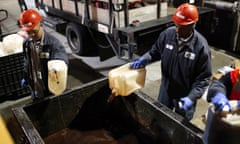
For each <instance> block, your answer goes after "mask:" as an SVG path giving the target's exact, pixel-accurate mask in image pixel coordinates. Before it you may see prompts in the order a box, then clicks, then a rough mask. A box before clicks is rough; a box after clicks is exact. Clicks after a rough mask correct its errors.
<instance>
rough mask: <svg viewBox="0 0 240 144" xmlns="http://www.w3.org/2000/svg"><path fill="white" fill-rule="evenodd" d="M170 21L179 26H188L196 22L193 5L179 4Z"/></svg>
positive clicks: (196, 15)
mask: <svg viewBox="0 0 240 144" xmlns="http://www.w3.org/2000/svg"><path fill="white" fill-rule="evenodd" d="M172 21H173V22H174V23H176V24H179V25H189V24H193V23H196V22H197V21H198V10H197V7H196V6H195V5H191V4H189V3H184V4H181V5H180V6H179V7H178V8H177V10H176V12H175V13H174V15H173V17H172Z"/></svg>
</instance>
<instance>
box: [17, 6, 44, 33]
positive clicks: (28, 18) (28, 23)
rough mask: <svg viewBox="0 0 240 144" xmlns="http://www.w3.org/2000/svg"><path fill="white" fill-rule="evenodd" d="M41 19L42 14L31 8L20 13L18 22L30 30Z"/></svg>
mask: <svg viewBox="0 0 240 144" xmlns="http://www.w3.org/2000/svg"><path fill="white" fill-rule="evenodd" d="M41 20H42V16H41V15H40V14H39V13H38V11H36V10H33V9H28V10H26V11H24V12H22V14H21V15H20V24H21V27H22V28H23V29H24V30H26V31H30V30H32V29H33V28H34V27H35V26H36V25H37V24H39V23H40V22H41Z"/></svg>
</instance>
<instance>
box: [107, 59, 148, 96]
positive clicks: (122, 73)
mask: <svg viewBox="0 0 240 144" xmlns="http://www.w3.org/2000/svg"><path fill="white" fill-rule="evenodd" d="M108 77H109V87H110V88H111V89H112V91H113V92H114V93H115V96H117V95H120V96H128V95H130V94H131V93H132V92H134V91H135V90H137V89H140V88H143V87H144V84H145V78H146V69H145V68H141V69H130V64H129V63H127V64H124V65H122V66H120V67H117V68H115V69H112V70H111V71H110V72H109V73H108Z"/></svg>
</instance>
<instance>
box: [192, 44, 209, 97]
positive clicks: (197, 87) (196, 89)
mask: <svg viewBox="0 0 240 144" xmlns="http://www.w3.org/2000/svg"><path fill="white" fill-rule="evenodd" d="M203 46H204V47H205V48H202V52H201V53H199V58H198V61H197V64H196V65H195V71H194V73H195V79H194V82H193V84H192V90H191V91H190V93H189V94H188V97H189V98H190V99H191V100H192V101H196V100H197V99H199V98H200V97H201V96H202V95H203V94H204V92H205V90H206V89H207V87H208V86H209V83H210V79H211V76H212V66H211V51H210V48H209V47H208V45H207V43H206V44H205V45H203Z"/></svg>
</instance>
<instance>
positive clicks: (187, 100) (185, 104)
mask: <svg viewBox="0 0 240 144" xmlns="http://www.w3.org/2000/svg"><path fill="white" fill-rule="evenodd" d="M180 102H181V103H182V104H183V105H182V108H183V109H184V110H185V111H186V110H188V109H189V108H190V107H191V106H192V105H193V101H192V100H191V99H190V98H189V97H187V96H186V97H183V98H181V99H180Z"/></svg>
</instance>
